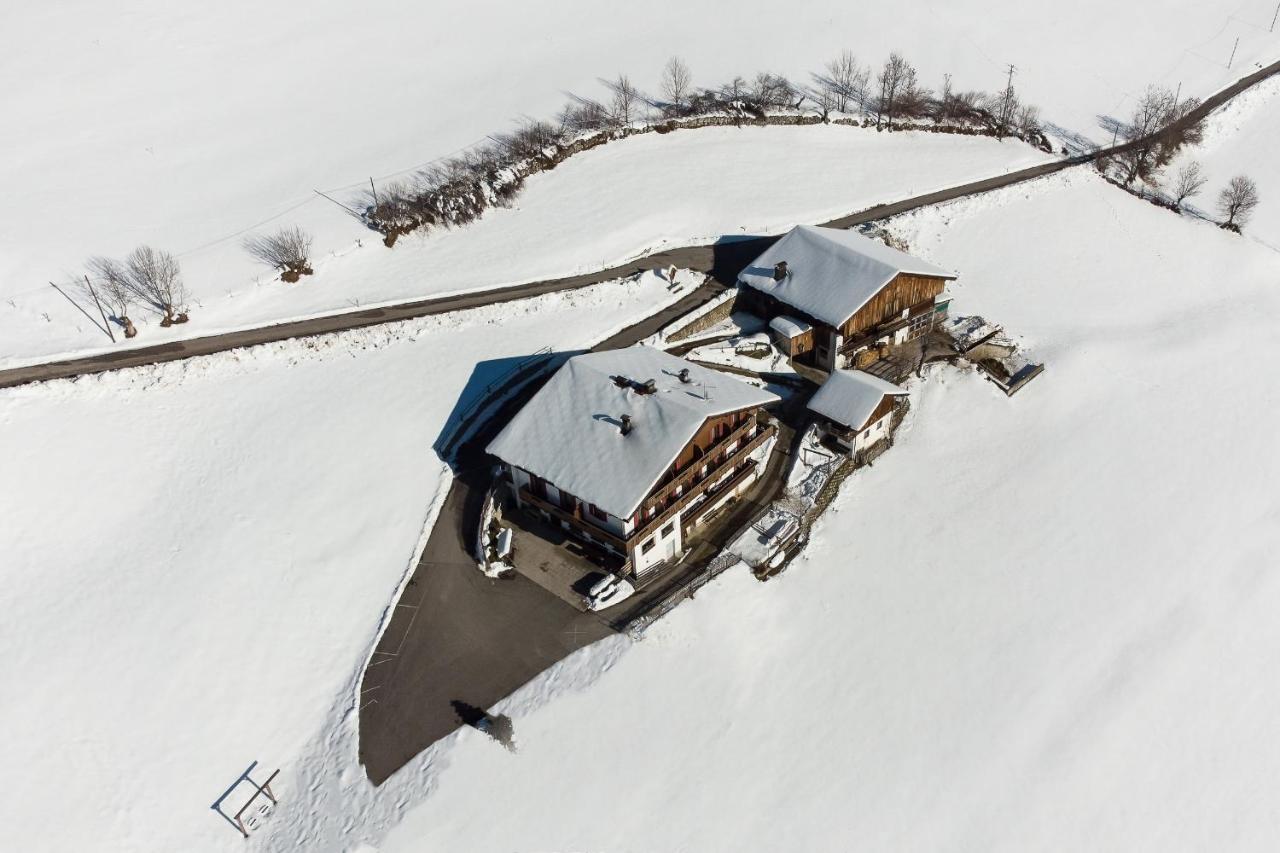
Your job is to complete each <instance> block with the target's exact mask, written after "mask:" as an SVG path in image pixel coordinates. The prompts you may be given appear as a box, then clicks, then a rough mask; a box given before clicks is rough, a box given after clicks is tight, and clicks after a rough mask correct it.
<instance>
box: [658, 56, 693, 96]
mask: <svg viewBox="0 0 1280 853" xmlns="http://www.w3.org/2000/svg"><path fill="white" fill-rule="evenodd" d="M692 83H693V77H692V75H690V74H689V67H688V66H687V65H685V64H684V61H683V60H681V59H680V57H678V56H673V57H671V58H670V59H668V60H667V65H666V67H665V68H663V69H662V95H663V97H665V98H666V99H667V101H668V102H669V103H670V104H671V105H672V106H675V107H677V108H678V107H683V106H684V105H685V102H686V101H688V100H689V87H690V85H691V84H692Z"/></svg>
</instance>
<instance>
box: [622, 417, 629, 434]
mask: <svg viewBox="0 0 1280 853" xmlns="http://www.w3.org/2000/svg"><path fill="white" fill-rule="evenodd" d="M622 434H623V435H630V434H631V415H623V416H622Z"/></svg>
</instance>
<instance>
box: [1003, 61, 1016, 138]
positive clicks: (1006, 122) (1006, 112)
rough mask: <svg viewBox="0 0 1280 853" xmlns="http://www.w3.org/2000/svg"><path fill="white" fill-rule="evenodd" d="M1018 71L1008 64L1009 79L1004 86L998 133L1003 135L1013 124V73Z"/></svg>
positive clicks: (1011, 64)
mask: <svg viewBox="0 0 1280 853" xmlns="http://www.w3.org/2000/svg"><path fill="white" fill-rule="evenodd" d="M1017 70H1018V69H1017V68H1016V67H1014V64H1013V63H1012V62H1010V63H1009V79H1008V81H1007V82H1006V83H1005V85H1004V103H1003V104H1001V106H1000V133H1001V135H1003V134H1004V133H1006V132H1007V131H1008V130H1009V126H1010V125H1011V124H1013V73H1014V72H1015V71H1017Z"/></svg>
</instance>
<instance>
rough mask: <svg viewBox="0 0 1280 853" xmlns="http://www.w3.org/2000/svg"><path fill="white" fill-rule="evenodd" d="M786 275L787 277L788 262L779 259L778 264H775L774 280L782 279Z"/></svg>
mask: <svg viewBox="0 0 1280 853" xmlns="http://www.w3.org/2000/svg"><path fill="white" fill-rule="evenodd" d="M786 277H787V262H786V261H778V262H777V263H776V264H774V265H773V280H774V281H782V280H783V279H784V278H786Z"/></svg>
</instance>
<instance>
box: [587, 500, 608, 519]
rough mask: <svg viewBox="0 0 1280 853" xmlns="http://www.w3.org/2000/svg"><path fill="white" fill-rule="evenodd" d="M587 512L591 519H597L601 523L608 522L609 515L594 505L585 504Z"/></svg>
mask: <svg viewBox="0 0 1280 853" xmlns="http://www.w3.org/2000/svg"><path fill="white" fill-rule="evenodd" d="M587 512H589V513H591V515H592V517H593V518H598V519H600V520H601V521H608V519H609V513H607V512H605V511H604V510H602V509H601V508H600V507H598V506H596V505H595V504H587Z"/></svg>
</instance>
